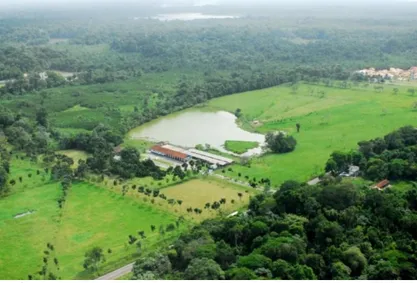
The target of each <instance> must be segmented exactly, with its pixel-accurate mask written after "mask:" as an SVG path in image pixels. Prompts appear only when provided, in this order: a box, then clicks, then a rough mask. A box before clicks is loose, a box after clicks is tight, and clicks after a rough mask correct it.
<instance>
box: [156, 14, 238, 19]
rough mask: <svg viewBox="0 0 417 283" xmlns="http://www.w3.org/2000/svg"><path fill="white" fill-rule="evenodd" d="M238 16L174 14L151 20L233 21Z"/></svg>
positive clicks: (161, 15) (158, 16) (162, 15)
mask: <svg viewBox="0 0 417 283" xmlns="http://www.w3.org/2000/svg"><path fill="white" fill-rule="evenodd" d="M235 18H239V16H232V15H207V14H202V13H175V14H159V15H157V16H155V17H152V19H157V20H160V21H175V20H180V21H192V20H207V19H235Z"/></svg>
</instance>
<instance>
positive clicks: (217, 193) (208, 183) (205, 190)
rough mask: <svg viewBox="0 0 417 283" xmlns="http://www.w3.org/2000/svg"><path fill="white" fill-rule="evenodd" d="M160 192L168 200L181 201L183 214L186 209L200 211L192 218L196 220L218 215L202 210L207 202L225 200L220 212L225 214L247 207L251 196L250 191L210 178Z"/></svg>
mask: <svg viewBox="0 0 417 283" xmlns="http://www.w3.org/2000/svg"><path fill="white" fill-rule="evenodd" d="M162 192H163V193H164V194H165V195H166V196H167V197H168V198H173V199H181V200H182V201H183V204H182V205H181V207H180V208H179V210H180V211H181V212H183V213H186V208H187V207H192V208H200V209H202V210H203V213H202V214H201V215H195V216H193V217H194V218H195V219H197V220H200V219H205V218H210V217H213V216H216V215H217V214H218V212H217V211H213V210H211V209H209V210H207V209H204V205H205V204H206V203H208V202H210V203H213V202H215V201H219V200H220V199H221V198H226V205H222V207H221V211H220V212H221V213H223V214H227V213H230V212H233V211H234V210H237V209H239V208H241V207H242V206H245V205H247V204H248V202H249V197H250V196H251V195H252V194H253V191H252V190H250V189H247V188H244V187H241V186H238V185H234V184H230V183H227V182H222V181H220V180H216V179H212V178H204V179H197V180H191V181H189V182H186V183H183V184H180V185H176V186H172V187H168V188H166V189H163V190H162ZM238 193H242V198H239V196H238ZM232 200H234V204H232V203H231V202H232Z"/></svg>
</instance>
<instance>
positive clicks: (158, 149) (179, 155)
mask: <svg viewBox="0 0 417 283" xmlns="http://www.w3.org/2000/svg"><path fill="white" fill-rule="evenodd" d="M151 152H153V153H155V154H158V155H162V156H167V157H169V158H172V159H175V160H180V161H187V159H188V158H189V156H188V155H187V154H185V153H183V152H178V151H175V150H172V149H169V148H165V147H162V146H160V145H155V146H153V147H152V148H151Z"/></svg>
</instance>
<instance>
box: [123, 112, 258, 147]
mask: <svg viewBox="0 0 417 283" xmlns="http://www.w3.org/2000/svg"><path fill="white" fill-rule="evenodd" d="M129 136H130V137H131V138H133V139H145V140H150V141H154V142H161V141H163V142H169V143H172V144H174V145H178V146H184V147H194V146H196V145H197V144H202V145H205V144H209V145H210V146H211V147H213V148H216V149H218V150H221V151H224V152H227V151H226V150H225V149H224V142H225V141H226V140H238V141H256V142H259V144H260V145H263V144H264V142H265V136H264V135H261V134H255V133H250V132H247V131H244V130H242V129H241V128H239V127H238V125H237V124H236V117H235V115H233V114H231V113H229V112H225V111H218V112H204V111H198V110H193V111H186V112H181V113H177V114H173V115H168V116H166V117H162V118H160V119H157V120H155V121H152V122H149V123H146V124H144V125H142V126H140V127H138V128H135V129H133V130H132V131H130V132H129ZM261 151H262V149H261V147H259V148H256V149H252V150H250V151H248V152H247V153H245V154H244V155H253V154H259V153H261Z"/></svg>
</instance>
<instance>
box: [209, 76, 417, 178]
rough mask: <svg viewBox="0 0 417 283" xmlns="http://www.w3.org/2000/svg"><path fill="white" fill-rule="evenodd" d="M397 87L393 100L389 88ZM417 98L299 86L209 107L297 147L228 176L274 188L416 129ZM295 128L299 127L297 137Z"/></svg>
mask: <svg viewBox="0 0 417 283" xmlns="http://www.w3.org/2000/svg"><path fill="white" fill-rule="evenodd" d="M395 87H398V88H399V93H398V95H395V94H394V92H393V88H395ZM416 102H417V96H411V95H410V94H408V93H407V87H402V86H394V85H385V86H384V90H383V91H382V92H376V91H375V90H374V88H373V86H372V85H371V86H369V87H367V88H366V87H361V88H353V89H340V88H331V87H325V86H319V85H307V84H302V85H300V86H299V87H298V89H296V91H294V89H293V88H291V87H290V86H280V87H274V88H270V89H265V90H258V91H252V92H246V93H241V94H235V95H231V96H226V97H222V98H218V99H214V100H212V101H210V102H209V104H208V107H209V108H211V109H224V110H227V111H231V112H234V111H235V110H236V108H240V109H241V110H242V117H241V118H240V119H239V122H240V123H241V125H242V127H243V128H245V129H247V130H251V131H256V132H260V133H264V134H265V133H267V132H269V131H277V130H282V131H286V132H288V133H289V134H291V135H293V136H294V137H295V138H296V140H297V142H298V144H297V148H296V149H295V151H294V152H291V153H288V154H267V155H265V156H263V157H261V158H255V159H253V160H252V162H251V164H250V165H249V166H241V165H233V166H232V168H233V172H228V171H227V174H228V175H229V176H232V177H233V178H237V177H238V176H237V174H238V173H241V175H242V177H243V176H249V177H250V178H253V177H256V178H258V179H259V178H265V177H267V178H270V179H271V181H272V185H273V186H278V185H279V184H280V183H282V182H283V181H285V180H288V179H295V180H299V181H307V180H308V179H309V178H312V177H313V176H316V175H318V174H320V173H322V172H323V171H324V165H325V163H326V161H327V159H328V157H329V155H330V154H331V153H332V152H333V151H335V150H343V151H348V150H351V149H355V148H356V147H357V143H358V142H359V141H362V140H368V139H372V138H376V137H380V136H383V135H385V134H387V133H389V132H391V131H393V130H395V129H397V128H399V127H402V126H405V125H410V124H411V125H417V122H416V121H417V120H416V118H417V111H416V108H415V103H416ZM296 123H300V124H301V131H300V133H297V131H296Z"/></svg>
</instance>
